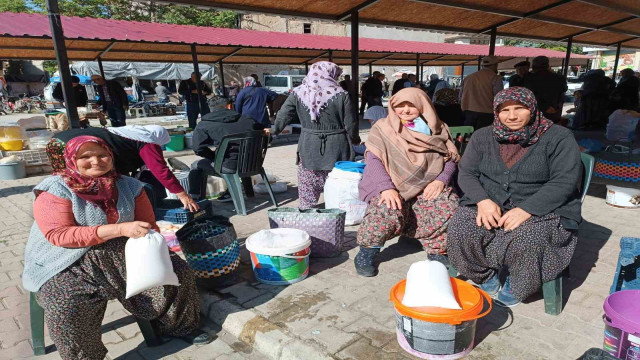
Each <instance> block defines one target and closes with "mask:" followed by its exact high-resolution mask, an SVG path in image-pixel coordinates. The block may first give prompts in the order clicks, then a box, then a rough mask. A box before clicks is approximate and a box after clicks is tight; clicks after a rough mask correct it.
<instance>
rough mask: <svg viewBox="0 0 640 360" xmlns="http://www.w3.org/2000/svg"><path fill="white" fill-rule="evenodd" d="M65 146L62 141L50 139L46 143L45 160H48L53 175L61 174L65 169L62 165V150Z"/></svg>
mask: <svg viewBox="0 0 640 360" xmlns="http://www.w3.org/2000/svg"><path fill="white" fill-rule="evenodd" d="M66 146H67V145H66V144H65V143H64V141H62V140H60V139H56V138H51V140H49V142H48V143H47V147H46V148H45V152H46V153H47V158H49V163H51V168H52V169H53V174H54V175H59V174H61V173H63V172H64V169H65V168H66V167H65V165H64V164H65V163H64V149H65V147H66Z"/></svg>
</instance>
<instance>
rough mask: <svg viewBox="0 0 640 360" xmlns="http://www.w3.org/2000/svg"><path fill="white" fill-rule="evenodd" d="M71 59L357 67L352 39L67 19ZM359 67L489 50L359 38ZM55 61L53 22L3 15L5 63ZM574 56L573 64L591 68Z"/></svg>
mask: <svg viewBox="0 0 640 360" xmlns="http://www.w3.org/2000/svg"><path fill="white" fill-rule="evenodd" d="M62 24H63V27H64V34H65V39H66V46H67V53H68V56H69V59H70V60H88V61H92V60H96V59H97V58H98V56H100V57H101V58H102V60H104V61H128V62H129V61H153V62H175V63H191V62H192V56H191V48H190V46H191V44H194V43H195V44H196V45H197V46H196V48H197V52H198V60H199V61H200V62H203V63H214V62H218V61H223V62H224V63H225V64H290V65H301V64H304V63H306V62H308V63H313V62H316V61H320V60H328V59H329V51H332V55H333V61H334V62H335V63H337V64H339V65H349V64H351V43H350V38H349V37H337V36H321V35H309V34H289V33H278V32H262V31H253V30H238V29H225V28H213V27H198V26H187V25H170V24H158V23H144V22H135V21H118V20H105V19H95V18H79V17H62ZM359 48H360V57H359V62H360V65H368V64H374V65H381V66H382V65H387V66H415V65H416V61H417V60H418V61H420V63H421V64H424V65H427V66H455V65H461V64H463V63H464V64H477V59H478V56H484V55H486V54H488V50H489V47H488V46H482V45H460V44H447V43H428V42H416V41H399V40H384V39H368V38H362V39H360V46H359ZM538 55H545V56H548V57H550V58H552V59H553V58H556V59H561V58H564V57H565V53H564V52H559V51H552V50H546V49H537V48H526V47H506V46H502V47H497V48H496V56H498V57H499V58H500V59H501V60H502V61H506V60H510V59H514V58H526V57H535V56H538ZM2 58H4V59H39V60H55V59H56V57H55V53H54V50H53V41H52V40H51V32H50V27H49V22H48V19H47V17H46V16H44V15H37V14H15V13H0V59H2ZM588 59H589V57H588V56H584V55H576V54H573V55H572V62H571V63H572V64H585V63H586V61H587V60H588Z"/></svg>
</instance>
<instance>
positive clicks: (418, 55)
mask: <svg viewBox="0 0 640 360" xmlns="http://www.w3.org/2000/svg"><path fill="white" fill-rule="evenodd" d="M420 76H421V75H420V54H416V80H419V78H420Z"/></svg>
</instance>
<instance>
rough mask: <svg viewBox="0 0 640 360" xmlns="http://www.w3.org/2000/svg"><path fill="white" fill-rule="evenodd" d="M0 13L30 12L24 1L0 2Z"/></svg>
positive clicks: (1, 0) (5, 0) (0, 0)
mask: <svg viewBox="0 0 640 360" xmlns="http://www.w3.org/2000/svg"><path fill="white" fill-rule="evenodd" d="M0 12H15V13H27V12H31V10H30V9H29V7H28V6H27V3H26V1H25V0H0Z"/></svg>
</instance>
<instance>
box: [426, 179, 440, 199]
mask: <svg viewBox="0 0 640 360" xmlns="http://www.w3.org/2000/svg"><path fill="white" fill-rule="evenodd" d="M444 186H445V184H444V182H442V181H440V180H434V181H432V182H430V183H429V185H427V187H426V188H424V191H423V192H422V194H423V195H424V198H425V199H426V200H433V199H435V198H437V197H438V196H439V195H440V194H442V191H443V190H444Z"/></svg>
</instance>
